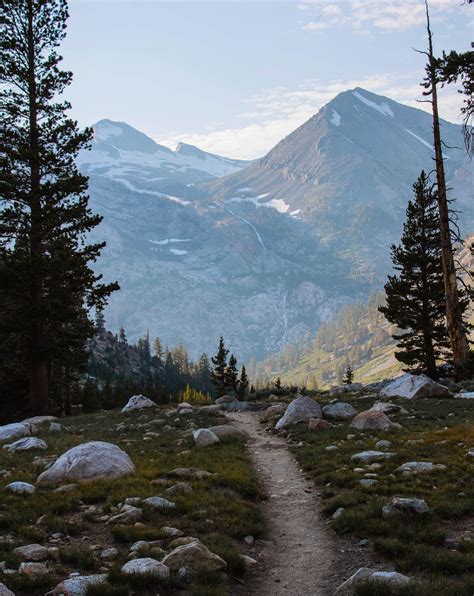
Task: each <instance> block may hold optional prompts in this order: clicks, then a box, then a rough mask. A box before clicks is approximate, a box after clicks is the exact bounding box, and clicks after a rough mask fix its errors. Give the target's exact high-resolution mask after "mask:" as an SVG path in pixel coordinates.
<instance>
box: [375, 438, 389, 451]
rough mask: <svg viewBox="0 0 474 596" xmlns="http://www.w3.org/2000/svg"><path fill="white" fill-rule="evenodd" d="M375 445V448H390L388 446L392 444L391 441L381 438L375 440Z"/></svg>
mask: <svg viewBox="0 0 474 596" xmlns="http://www.w3.org/2000/svg"><path fill="white" fill-rule="evenodd" d="M375 446H376V447H377V449H390V447H391V446H392V442H391V441H386V440H385V439H382V440H380V441H377V442H376V443H375Z"/></svg>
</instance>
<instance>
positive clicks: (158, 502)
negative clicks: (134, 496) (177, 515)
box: [143, 497, 176, 509]
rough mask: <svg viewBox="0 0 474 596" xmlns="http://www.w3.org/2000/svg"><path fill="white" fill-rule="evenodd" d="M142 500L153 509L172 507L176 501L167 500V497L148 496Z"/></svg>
mask: <svg viewBox="0 0 474 596" xmlns="http://www.w3.org/2000/svg"><path fill="white" fill-rule="evenodd" d="M143 502H144V503H145V504H146V505H149V506H150V507H153V508H154V509H174V508H175V507H176V503H173V501H168V499H164V498H163V497H148V499H144V501H143Z"/></svg>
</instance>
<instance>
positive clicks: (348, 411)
mask: <svg viewBox="0 0 474 596" xmlns="http://www.w3.org/2000/svg"><path fill="white" fill-rule="evenodd" d="M356 415H357V410H356V409H355V408H354V406H351V404H348V403H346V402H343V401H338V402H335V403H333V404H328V405H327V406H324V407H323V416H324V418H326V420H342V421H344V420H352V418H354V416H356Z"/></svg>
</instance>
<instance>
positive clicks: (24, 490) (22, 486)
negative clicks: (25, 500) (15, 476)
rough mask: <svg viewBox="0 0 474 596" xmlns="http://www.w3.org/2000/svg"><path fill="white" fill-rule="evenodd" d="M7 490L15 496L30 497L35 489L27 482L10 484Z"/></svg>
mask: <svg viewBox="0 0 474 596" xmlns="http://www.w3.org/2000/svg"><path fill="white" fill-rule="evenodd" d="M7 489H8V490H9V491H11V492H12V493H16V494H17V495H32V494H33V493H34V492H35V491H36V488H35V487H34V486H33V485H32V484H28V482H12V483H10V484H9V485H8V486H7Z"/></svg>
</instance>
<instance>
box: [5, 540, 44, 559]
mask: <svg viewBox="0 0 474 596" xmlns="http://www.w3.org/2000/svg"><path fill="white" fill-rule="evenodd" d="M13 553H14V554H15V555H17V556H18V557H21V559H22V560H23V561H46V559H47V558H48V555H49V552H48V549H47V548H46V547H45V546H42V545H41V544H27V545H25V546H19V547H17V548H14V549H13Z"/></svg>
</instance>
